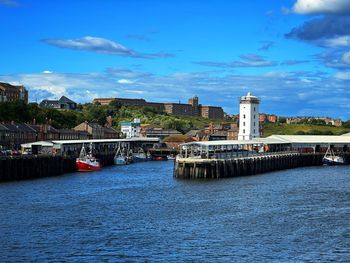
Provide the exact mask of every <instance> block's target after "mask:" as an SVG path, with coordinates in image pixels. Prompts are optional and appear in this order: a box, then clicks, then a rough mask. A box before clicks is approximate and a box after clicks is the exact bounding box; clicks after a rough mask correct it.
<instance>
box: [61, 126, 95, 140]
mask: <svg viewBox="0 0 350 263" xmlns="http://www.w3.org/2000/svg"><path fill="white" fill-rule="evenodd" d="M91 138H92V137H91V136H90V134H89V133H88V132H86V131H76V130H73V129H60V130H59V139H60V140H89V139H91Z"/></svg>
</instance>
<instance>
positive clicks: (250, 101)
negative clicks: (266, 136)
mask: <svg viewBox="0 0 350 263" xmlns="http://www.w3.org/2000/svg"><path fill="white" fill-rule="evenodd" d="M259 104H260V100H259V98H258V97H256V96H253V95H251V94H250V92H248V94H247V95H246V96H242V97H241V99H240V104H239V133H238V140H251V139H254V138H259V137H260V130H259Z"/></svg>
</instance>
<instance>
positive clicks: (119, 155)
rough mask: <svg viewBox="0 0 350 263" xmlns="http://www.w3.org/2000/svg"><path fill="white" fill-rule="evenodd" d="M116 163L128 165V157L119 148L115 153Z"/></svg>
mask: <svg viewBox="0 0 350 263" xmlns="http://www.w3.org/2000/svg"><path fill="white" fill-rule="evenodd" d="M114 164H115V165H126V164H128V158H127V156H125V154H124V152H123V151H122V150H120V148H118V150H117V152H116V153H115V155H114Z"/></svg>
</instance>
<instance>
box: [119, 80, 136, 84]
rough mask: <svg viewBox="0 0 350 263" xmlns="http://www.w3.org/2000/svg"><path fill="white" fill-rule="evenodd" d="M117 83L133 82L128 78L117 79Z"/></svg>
mask: <svg viewBox="0 0 350 263" xmlns="http://www.w3.org/2000/svg"><path fill="white" fill-rule="evenodd" d="M117 82H118V83H119V84H133V83H134V82H133V81H131V80H129V79H119V80H118V81H117Z"/></svg>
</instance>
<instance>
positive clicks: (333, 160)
mask: <svg viewBox="0 0 350 263" xmlns="http://www.w3.org/2000/svg"><path fill="white" fill-rule="evenodd" d="M322 163H323V164H324V165H341V164H345V161H344V158H343V157H341V156H338V155H335V154H334V151H333V149H331V148H330V147H328V149H327V151H326V154H325V155H324V157H323V159H322Z"/></svg>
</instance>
